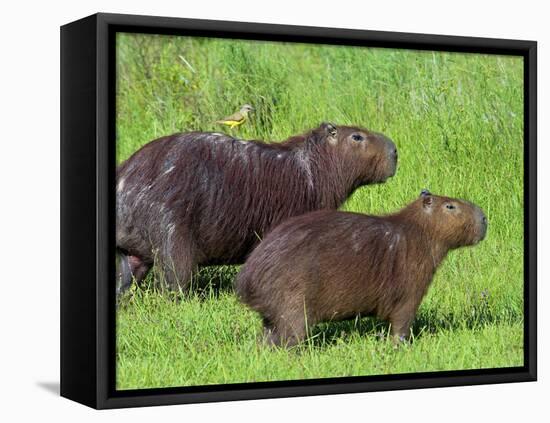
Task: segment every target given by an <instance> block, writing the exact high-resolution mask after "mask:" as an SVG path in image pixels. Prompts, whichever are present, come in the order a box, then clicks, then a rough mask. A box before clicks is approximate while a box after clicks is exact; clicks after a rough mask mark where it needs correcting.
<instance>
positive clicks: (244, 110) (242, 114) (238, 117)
mask: <svg viewBox="0 0 550 423" xmlns="http://www.w3.org/2000/svg"><path fill="white" fill-rule="evenodd" d="M253 111H254V108H253V107H252V106H251V105H250V104H245V105H244V106H243V107H241V110H239V111H238V112H236V113H233V114H232V115H231V116H227V117H226V118H223V119H220V120H217V121H216V123H219V124H222V125H227V126H229V128H231V129H233V128H234V127H235V126H240V125H242V124H243V123H244V122H245V121H246V119H247V118H248V113H249V112H253Z"/></svg>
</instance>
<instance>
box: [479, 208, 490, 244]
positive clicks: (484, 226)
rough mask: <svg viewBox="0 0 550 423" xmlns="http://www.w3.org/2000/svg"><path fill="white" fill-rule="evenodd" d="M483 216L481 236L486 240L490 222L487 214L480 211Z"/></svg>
mask: <svg viewBox="0 0 550 423" xmlns="http://www.w3.org/2000/svg"><path fill="white" fill-rule="evenodd" d="M479 213H480V215H481V219H480V220H481V236H480V238H481V239H482V240H483V239H485V235H487V225H488V224H489V221H488V220H487V217H486V216H485V214H484V213H483V212H482V211H481V210H480V211H479Z"/></svg>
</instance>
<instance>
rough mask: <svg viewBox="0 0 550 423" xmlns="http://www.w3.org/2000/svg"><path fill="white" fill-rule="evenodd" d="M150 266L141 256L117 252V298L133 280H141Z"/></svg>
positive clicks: (137, 281)
mask: <svg viewBox="0 0 550 423" xmlns="http://www.w3.org/2000/svg"><path fill="white" fill-rule="evenodd" d="M150 267H151V265H150V264H148V263H146V262H144V261H143V260H142V259H141V258H139V257H137V256H133V255H128V254H125V253H123V252H120V251H119V252H118V253H117V284H116V295H117V298H119V297H120V296H121V295H122V294H124V293H125V292H126V291H127V290H128V289H129V288H130V286H131V285H132V281H133V280H135V281H136V283H139V282H141V281H142V280H143V278H145V276H146V275H147V272H148V271H149V269H150Z"/></svg>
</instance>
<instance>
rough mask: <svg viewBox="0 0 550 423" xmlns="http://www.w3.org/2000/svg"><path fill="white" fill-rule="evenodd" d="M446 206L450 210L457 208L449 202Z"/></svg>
mask: <svg viewBox="0 0 550 423" xmlns="http://www.w3.org/2000/svg"><path fill="white" fill-rule="evenodd" d="M445 207H447V208H448V209H449V210H453V209H456V207H455V205H454V204H447V205H446V206H445Z"/></svg>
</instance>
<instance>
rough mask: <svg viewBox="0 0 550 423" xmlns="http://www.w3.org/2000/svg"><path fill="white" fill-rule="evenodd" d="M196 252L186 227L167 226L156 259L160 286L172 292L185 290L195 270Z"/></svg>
mask: <svg viewBox="0 0 550 423" xmlns="http://www.w3.org/2000/svg"><path fill="white" fill-rule="evenodd" d="M196 252H197V250H196V248H195V243H194V241H193V240H192V239H191V238H190V237H189V234H188V230H187V228H186V226H184V225H182V226H180V227H174V226H173V225H171V226H169V229H168V231H167V236H166V239H165V246H164V248H163V249H162V250H161V251H159V255H158V257H157V259H158V264H159V266H158V267H159V269H160V270H161V282H163V283H162V284H163V285H164V286H165V287H167V288H168V289H170V290H172V291H179V290H186V289H187V288H188V287H189V283H190V281H191V275H192V274H193V272H194V271H195V270H196V269H197V264H198V263H197V254H196Z"/></svg>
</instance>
